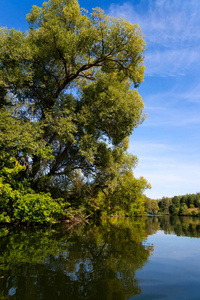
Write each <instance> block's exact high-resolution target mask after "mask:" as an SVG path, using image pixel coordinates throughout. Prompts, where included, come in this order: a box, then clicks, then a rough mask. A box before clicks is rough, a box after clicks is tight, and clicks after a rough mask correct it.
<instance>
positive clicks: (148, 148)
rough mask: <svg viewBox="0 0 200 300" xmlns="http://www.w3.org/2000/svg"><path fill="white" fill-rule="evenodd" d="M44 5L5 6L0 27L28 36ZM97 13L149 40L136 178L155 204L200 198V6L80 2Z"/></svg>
mask: <svg viewBox="0 0 200 300" xmlns="http://www.w3.org/2000/svg"><path fill="white" fill-rule="evenodd" d="M42 3H43V1H40V0H21V1H17V0H0V7H1V9H0V26H7V27H8V28H11V27H14V28H16V29H19V28H20V29H21V30H27V29H28V27H27V23H26V21H25V15H26V14H27V13H28V12H29V11H30V9H31V7H32V5H38V6H41V5H42ZM79 3H80V6H81V7H84V8H86V9H88V10H89V11H91V8H92V7H96V6H98V7H101V8H103V9H104V10H105V12H106V13H107V14H109V15H113V16H117V17H124V18H125V19H127V20H129V21H131V22H132V23H137V24H139V25H140V27H141V29H142V32H143V33H144V34H145V41H146V43H147V50H146V52H145V65H146V72H145V79H144V82H143V83H142V84H141V86H140V87H139V92H140V94H141V95H142V98H143V101H144V104H145V113H148V117H147V119H146V120H145V121H144V123H143V124H142V125H140V126H139V127H138V128H137V129H136V130H135V131H134V132H133V134H132V136H131V139H130V149H129V151H130V152H131V153H133V154H135V155H137V156H138V158H139V163H138V166H137V168H136V169H135V170H134V174H135V176H136V177H139V176H144V177H145V178H146V179H147V180H148V181H149V182H150V183H151V185H152V189H151V190H148V191H147V192H146V195H147V196H149V197H151V198H155V199H157V198H161V197H162V196H168V197H171V196H174V195H183V194H187V193H196V192H200V15H199V12H200V1H199V0H190V1H188V0H130V1H126V0H124V1H122V0H118V1H117V0H115V1H112V0H107V1H104V0H96V1H94V2H93V1H86V0H80V1H79Z"/></svg>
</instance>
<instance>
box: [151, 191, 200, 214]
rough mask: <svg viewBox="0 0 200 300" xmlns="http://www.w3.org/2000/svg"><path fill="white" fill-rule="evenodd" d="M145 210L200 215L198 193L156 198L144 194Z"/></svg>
mask: <svg viewBox="0 0 200 300" xmlns="http://www.w3.org/2000/svg"><path fill="white" fill-rule="evenodd" d="M145 211H146V212H147V213H149V214H165V215H166V214H171V215H180V216H181V215H183V216H185V215H192V216H200V193H196V194H187V195H183V196H174V197H172V198H168V197H163V198H162V199H158V200H153V199H150V198H148V197H146V196H145Z"/></svg>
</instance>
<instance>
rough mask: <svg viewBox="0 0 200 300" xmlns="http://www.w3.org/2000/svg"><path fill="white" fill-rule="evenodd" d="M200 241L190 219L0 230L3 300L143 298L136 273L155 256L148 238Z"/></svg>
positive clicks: (195, 224)
mask: <svg viewBox="0 0 200 300" xmlns="http://www.w3.org/2000/svg"><path fill="white" fill-rule="evenodd" d="M158 230H164V231H165V233H167V234H170V233H175V234H177V235H184V236H195V237H200V225H199V220H197V219H195V218H193V219H192V218H189V217H183V218H179V217H169V216H165V217H146V218H135V219H113V220H110V221H109V222H107V221H105V222H104V223H102V224H101V225H100V226H96V225H94V224H91V225H87V226H79V227H75V228H74V229H73V230H70V231H69V230H67V227H66V226H65V225H62V226H60V225H59V226H54V228H53V229H50V228H23V229H22V228H12V229H11V228H1V229H0V299H1V300H3V299H20V300H21V299H29V300H33V299H34V300H36V299H37V300H38V299H48V300H51V299H54V300H55V299H61V300H62V299H75V300H76V299H105V300H106V299H115V300H118V299H119V300H123V299H129V298H130V297H134V296H135V295H139V294H140V293H141V288H140V282H139V280H138V279H137V278H136V276H135V273H136V271H137V270H139V269H142V268H143V266H144V265H145V263H147V262H148V259H149V257H150V255H151V254H152V253H153V245H149V244H148V243H147V242H146V240H147V237H148V235H151V234H154V233H156V232H157V231H158Z"/></svg>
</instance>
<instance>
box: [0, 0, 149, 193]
mask: <svg viewBox="0 0 200 300" xmlns="http://www.w3.org/2000/svg"><path fill="white" fill-rule="evenodd" d="M27 20H28V23H29V31H28V32H25V33H24V32H21V31H17V30H14V29H11V30H8V29H6V28H1V33H0V101H1V102H0V109H1V114H0V129H1V134H0V160H1V162H0V168H2V167H5V165H6V163H7V164H8V165H9V166H10V164H11V163H12V162H13V158H14V159H15V163H16V161H17V163H18V164H19V165H20V166H22V168H21V169H20V172H18V174H17V176H18V177H17V180H18V181H21V180H24V179H26V180H28V181H29V182H31V186H32V188H33V189H34V190H37V191H41V190H50V191H53V190H54V191H55V190H56V189H57V190H58V188H59V190H60V191H64V190H68V191H69V190H70V189H71V190H72V189H73V185H74V182H75V181H76V180H75V178H77V176H79V177H80V176H81V177H82V178H83V182H84V183H86V182H88V184H89V185H93V190H95V189H98V188H100V189H101V190H102V191H103V192H104V190H105V189H109V188H110V187H111V186H112V183H113V182H114V183H113V186H115V183H116V181H117V177H118V176H119V175H120V176H121V175H122V174H123V173H125V172H127V171H130V169H131V168H132V167H133V166H134V165H135V163H136V158H135V157H134V156H131V155H129V154H128V153H127V149H128V137H129V136H130V134H131V133H132V131H133V130H134V128H135V127H137V126H138V124H140V123H141V122H142V120H143V116H142V111H143V102H142V100H141V97H140V95H139V94H138V91H137V87H138V86H139V84H140V83H141V82H142V81H143V76H144V63H143V51H144V49H145V42H144V39H143V35H142V33H141V31H140V28H139V26H138V25H133V24H131V23H130V22H127V21H125V20H123V19H118V18H113V17H109V16H107V15H105V14H104V12H103V11H102V10H100V9H94V11H93V13H92V14H91V15H89V16H88V14H87V12H86V11H85V10H81V9H80V7H79V4H78V2H77V0H50V1H49V2H44V4H43V6H42V7H38V6H33V8H32V10H31V12H30V14H28V15H27ZM11 158H12V160H11ZM4 171H5V170H4ZM7 171H8V170H7ZM77 174H78V175H77ZM76 182H77V181H76Z"/></svg>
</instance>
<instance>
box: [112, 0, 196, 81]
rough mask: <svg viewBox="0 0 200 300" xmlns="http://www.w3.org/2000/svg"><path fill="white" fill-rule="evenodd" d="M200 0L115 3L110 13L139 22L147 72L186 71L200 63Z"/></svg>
mask: <svg viewBox="0 0 200 300" xmlns="http://www.w3.org/2000/svg"><path fill="white" fill-rule="evenodd" d="M199 11H200V1H199V0H193V1H188V0H170V1H169V0H157V1H150V0H149V1H144V0H143V1H142V0H141V1H140V3H139V4H138V5H136V6H133V5H132V4H131V3H130V2H125V3H124V4H122V5H117V4H112V5H111V6H110V10H109V14H110V15H114V16H117V17H124V18H125V19H127V20H129V21H131V22H132V23H137V24H139V25H140V27H141V29H142V32H143V33H144V34H145V40H146V42H147V51H146V60H145V65H146V75H149V76H151V75H156V74H159V75H162V76H175V75H184V74H186V72H187V71H191V69H196V68H197V66H199V65H200V47H199V43H200V18H199Z"/></svg>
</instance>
